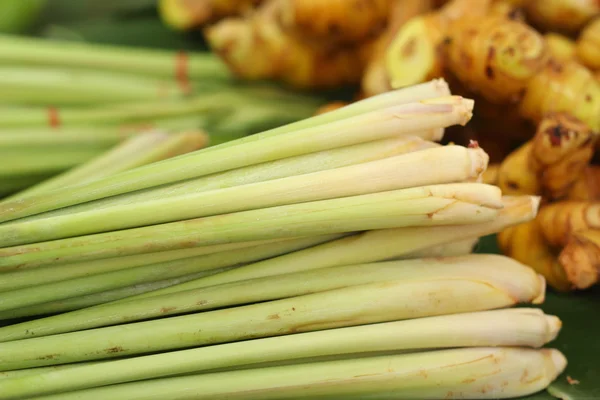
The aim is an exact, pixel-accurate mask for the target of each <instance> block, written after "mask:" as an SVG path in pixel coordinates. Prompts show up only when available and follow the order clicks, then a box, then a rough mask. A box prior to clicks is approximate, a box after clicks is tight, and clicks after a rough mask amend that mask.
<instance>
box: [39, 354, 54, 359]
mask: <svg viewBox="0 0 600 400" xmlns="http://www.w3.org/2000/svg"><path fill="white" fill-rule="evenodd" d="M57 357H60V354H46V355H45V356H41V357H38V358H36V360H54V359H55V358H57Z"/></svg>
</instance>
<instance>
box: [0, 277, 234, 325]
mask: <svg viewBox="0 0 600 400" xmlns="http://www.w3.org/2000/svg"><path fill="white" fill-rule="evenodd" d="M235 268H239V267H231V268H223V269H217V270H210V271H202V272H198V273H196V274H190V275H184V276H179V277H177V278H170V279H162V280H160V281H155V282H149V283H141V284H137V285H133V286H127V287H124V288H119V289H114V290H108V291H106V292H100V293H94V294H89V295H86V296H80V297H73V298H70V299H65V300H58V301H52V302H48V303H44V304H36V305H34V306H30V307H22V308H19V309H17V310H9V311H4V312H0V321H6V320H12V319H15V318H23V317H32V316H44V315H52V314H58V313H61V312H66V311H73V310H80V309H82V308H86V307H91V306H95V305H98V304H104V303H109V302H111V301H118V300H122V299H125V298H127V297H132V296H136V295H140V294H144V293H149V292H152V291H154V290H160V289H165V288H168V287H170V286H173V285H178V284H181V283H185V282H189V281H191V280H195V279H200V278H203V277H207V276H210V275H211V274H217V273H224V272H226V271H228V270H229V269H235Z"/></svg>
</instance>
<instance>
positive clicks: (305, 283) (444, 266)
mask: <svg viewBox="0 0 600 400" xmlns="http://www.w3.org/2000/svg"><path fill="white" fill-rule="evenodd" d="M226 265H227V264H225V263H221V265H218V266H217V267H222V266H226ZM230 265H231V264H230ZM505 274H508V275H505ZM511 274H512V275H511ZM213 276H215V275H213ZM490 276H494V279H500V277H502V276H504V277H503V278H502V279H504V280H506V281H510V279H513V277H521V279H523V280H524V281H526V282H535V281H536V279H538V278H537V277H536V276H535V272H533V270H531V269H529V268H528V267H526V266H524V265H521V264H519V263H517V262H515V261H512V260H511V259H509V258H506V257H503V256H495V255H468V256H463V257H454V258H444V259H418V260H403V261H390V262H383V263H374V264H357V265H350V266H347V265H346V266H340V267H331V268H321V269H317V270H312V271H302V272H297V273H292V274H283V275H275V276H270V277H265V278H257V279H250V280H246V281H239V282H233V283H229V284H223V285H217V286H211V287H207V288H199V289H192V290H188V291H185V292H178V293H171V294H165V295H162V296H154V297H149V298H146V299H134V300H131V301H127V300H124V301H121V302H118V303H114V304H105V305H100V306H96V307H92V308H88V309H84V310H79V311H73V312H70V313H67V314H61V315H57V316H52V317H48V318H43V319H38V320H33V321H27V322H23V323H20V324H16V325H11V326H7V327H3V328H0V342H6V341H11V340H18V339H27V338H30V337H36V336H48V335H55V334H58V333H64V332H74V331H81V330H84V329H91V328H98V327H102V326H109V325H116V324H122V323H126V322H135V321H140V320H145V319H151V318H158V317H164V316H167V315H176V314H185V313H190V312H197V311H206V310H212V309H217V308H223V307H231V306H238V305H242V304H251V303H258V302H262V301H269V300H277V299H282V298H289V297H295V296H301V295H306V294H310V293H318V292H324V291H327V290H333V289H339V288H344V287H349V286H356V285H361V284H367V283H375V282H386V281H396V280H398V281H399V280H405V281H416V280H423V279H430V278H433V279H435V280H438V281H441V280H451V279H475V278H477V279H480V280H481V281H486V282H487V281H489V280H490ZM63 286H66V285H63ZM72 286H78V284H77V283H75V282H73V284H72ZM537 286H538V287H537V288H536V289H532V293H533V292H536V291H537V292H540V288H543V285H540V284H539V283H538V284H537ZM34 289H35V288H34ZM65 289H67V287H65V288H58V287H57V288H56V289H55V291H60V290H65ZM40 290H43V288H40ZM542 290H543V289H542ZM11 295H12V293H11V292H8V293H3V294H2V297H3V298H2V303H3V305H4V304H5V303H6V301H5V298H6V299H7V300H8V301H10V299H11V298H13V297H14V296H12V297H11ZM30 295H31V296H33V295H34V293H31V294H30ZM199 299H201V300H202V301H199ZM3 308H4V307H3ZM14 308H16V307H14ZM4 309H6V308H4Z"/></svg>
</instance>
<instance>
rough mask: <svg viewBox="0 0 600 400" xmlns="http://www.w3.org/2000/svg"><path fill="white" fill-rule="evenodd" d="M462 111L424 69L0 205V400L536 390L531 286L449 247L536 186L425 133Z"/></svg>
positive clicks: (543, 333)
mask: <svg viewBox="0 0 600 400" xmlns="http://www.w3.org/2000/svg"><path fill="white" fill-rule="evenodd" d="M472 109H473V101H471V100H469V99H466V98H463V97H460V96H453V95H451V93H450V91H449V90H448V86H447V85H446V84H445V82H444V81H440V80H437V81H431V82H427V83H424V84H421V85H417V86H414V87H409V88H404V89H401V90H397V91H392V92H389V93H386V94H382V95H380V96H375V97H372V98H369V99H366V100H363V101H360V102H356V103H354V104H352V105H349V106H346V107H342V108H339V109H337V110H334V111H331V112H328V113H325V114H321V115H319V116H316V117H312V118H309V119H305V120H302V121H299V122H296V123H293V124H289V125H285V126H282V127H280V128H276V129H273V130H269V131H266V132H263V133H260V134H257V135H254V136H249V137H245V138H241V139H238V140H234V141H231V142H228V143H224V144H221V145H218V146H213V147H210V148H207V149H202V150H199V151H196V152H193V153H188V154H185V155H181V156H178V157H175V158H171V159H167V160H164V161H159V162H155V163H152V164H148V165H145V166H140V167H135V168H133V169H127V170H125V171H123V172H118V173H114V174H111V175H108V176H104V177H97V176H96V177H94V178H91V179H87V178H86V177H85V176H84V175H85V174H81V175H79V177H76V179H75V181H78V182H79V183H78V184H75V185H71V186H69V187H67V188H63V189H60V188H58V189H56V188H52V187H47V188H40V189H39V190H37V191H36V192H34V193H30V194H29V195H26V196H22V197H19V198H16V199H12V200H10V199H9V200H6V201H4V202H2V203H0V219H1V221H2V223H1V224H0V246H1V247H2V248H1V249H0V271H1V272H0V291H1V292H2V295H1V296H0V318H1V319H3V320H6V325H5V326H4V327H2V328H0V342H1V343H0V371H2V372H1V373H0V399H23V398H27V399H33V398H35V399H62V400H69V399H83V398H85V399H109V398H110V399H128V400H132V399H161V400H165V399H192V398H193V399H215V398H230V399H271V398H273V399H274V398H278V399H279V398H311V399H312V398H329V397H338V398H341V397H343V398H361V399H364V398H372V399H380V398H390V397H393V398H400V399H438V398H440V399H441V398H449V397H453V398H474V397H477V398H490V399H491V398H510V397H520V396H525V395H528V394H530V393H534V392H537V391H540V390H543V389H544V388H545V387H547V386H548V385H549V384H550V383H551V382H552V381H553V380H554V379H555V378H556V377H557V376H558V375H559V374H560V373H561V372H562V371H563V369H564V368H565V365H566V359H565V357H564V356H563V355H562V354H561V353H560V352H559V351H558V350H555V349H550V348H544V349H540V347H541V346H543V345H545V344H546V343H548V342H550V341H552V340H553V339H554V338H555V337H556V336H557V334H558V333H559V330H560V321H559V320H558V318H556V317H554V316H550V315H545V314H544V313H543V312H542V311H541V310H540V309H537V308H516V309H511V308H510V307H512V306H515V305H517V304H540V303H542V302H543V301H544V294H545V280H544V278H543V277H541V276H540V275H538V274H537V273H535V272H534V271H533V270H532V269H531V268H529V267H526V266H524V265H522V264H520V263H518V262H516V261H514V260H512V259H510V258H507V257H504V256H498V255H475V254H470V253H471V251H472V249H473V246H474V245H475V243H476V242H477V239H478V238H479V237H480V236H483V235H487V234H491V233H494V232H498V231H500V230H502V229H504V228H506V227H509V226H513V225H516V224H519V223H523V222H527V221H530V220H532V219H533V218H534V217H535V215H536V213H537V208H538V202H539V198H538V197H534V196H526V195H521V196H506V195H505V196H503V195H502V193H501V191H500V189H499V188H498V187H495V186H491V185H487V184H484V183H479V182H480V180H481V179H482V174H483V173H484V172H485V170H486V167H487V163H488V157H487V154H486V153H485V152H484V151H483V150H482V149H481V148H479V147H478V146H477V145H476V144H475V143H473V144H472V145H471V146H469V147H462V146H457V145H449V146H442V145H439V144H437V143H436V141H438V140H440V139H441V138H442V136H443V133H444V130H445V128H447V127H449V126H452V125H462V124H465V123H467V121H468V120H469V119H470V118H471V114H472ZM124 168H127V167H124ZM431 255H436V256H437V257H436V258H423V257H427V256H431ZM22 317H29V318H28V319H27V320H25V321H21V322H17V321H12V322H11V321H10V319H11V318H13V319H14V318H22Z"/></svg>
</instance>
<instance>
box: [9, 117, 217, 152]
mask: <svg viewBox="0 0 600 400" xmlns="http://www.w3.org/2000/svg"><path fill="white" fill-rule="evenodd" d="M205 125H206V116H194V117H179V118H172V119H170V118H167V119H162V120H161V119H159V120H150V121H145V122H141V123H134V124H123V125H116V126H111V125H100V126H79V127H64V126H63V127H55V128H51V127H45V128H39V127H34V128H30V127H25V128H14V129H3V130H2V131H0V147H1V148H13V149H19V148H27V147H31V146H44V147H46V148H52V147H53V146H69V147H76V146H82V147H83V146H90V147H103V148H107V147H110V146H114V145H117V144H119V143H120V142H122V141H123V140H125V139H127V138H129V137H131V136H134V135H137V134H140V133H142V132H146V131H149V130H152V129H158V130H163V131H169V132H173V131H180V130H192V129H201V128H203V127H205Z"/></svg>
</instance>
